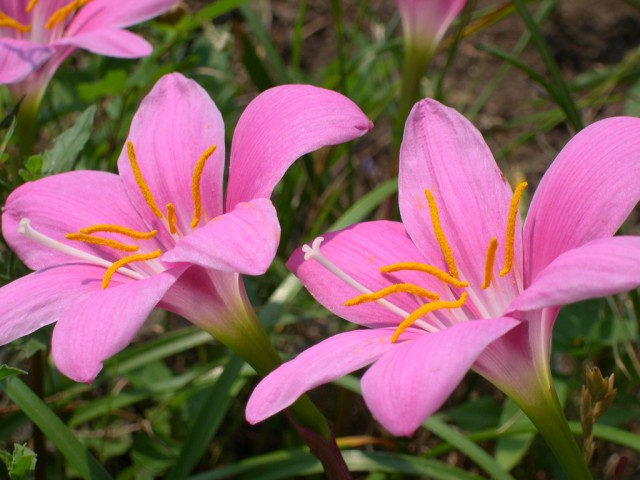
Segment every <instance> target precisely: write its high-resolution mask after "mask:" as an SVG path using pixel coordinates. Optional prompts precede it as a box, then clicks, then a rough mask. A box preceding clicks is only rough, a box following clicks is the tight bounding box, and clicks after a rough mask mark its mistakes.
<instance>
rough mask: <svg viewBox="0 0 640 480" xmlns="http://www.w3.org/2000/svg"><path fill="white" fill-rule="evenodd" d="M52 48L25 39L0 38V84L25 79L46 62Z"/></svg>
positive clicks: (51, 52) (52, 50)
mask: <svg viewBox="0 0 640 480" xmlns="http://www.w3.org/2000/svg"><path fill="white" fill-rule="evenodd" d="M53 52H54V49H53V48H51V47H48V46H42V45H38V44H37V43H33V42H30V41H27V40H17V39H12V38H0V84H4V83H15V82H20V81H22V80H24V79H25V77H26V76H27V75H29V74H30V73H32V72H34V71H35V70H37V69H38V68H39V67H40V66H41V65H42V64H43V63H44V62H46V61H47V60H48V59H49V58H50V57H51V55H53Z"/></svg>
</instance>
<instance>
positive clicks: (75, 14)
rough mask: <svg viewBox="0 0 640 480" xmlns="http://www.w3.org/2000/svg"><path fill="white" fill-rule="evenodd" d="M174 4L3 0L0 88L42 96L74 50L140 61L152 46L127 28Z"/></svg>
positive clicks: (170, 0)
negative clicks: (12, 88)
mask: <svg viewBox="0 0 640 480" xmlns="http://www.w3.org/2000/svg"><path fill="white" fill-rule="evenodd" d="M175 3H176V0H137V1H132V2H123V1H120V0H0V84H16V83H21V85H16V86H15V87H14V89H17V90H19V91H18V92H16V93H17V94H25V93H32V94H35V93H41V91H43V90H44V88H45V87H46V85H47V84H48V82H49V80H50V79H51V76H52V75H53V74H54V73H55V71H56V70H57V69H58V67H59V66H60V64H61V63H62V62H63V61H64V60H65V59H66V58H67V57H68V56H69V55H70V54H71V53H72V52H73V51H74V50H75V49H76V48H82V49H85V50H89V51H90V52H93V53H97V54H98V55H106V56H110V57H122V58H137V57H144V56H147V55H149V54H150V53H151V45H150V44H149V43H148V42H147V41H146V40H144V39H143V38H141V37H140V36H138V35H135V34H133V33H131V32H129V31H127V30H125V28H127V27H129V26H131V25H135V24H137V23H141V22H144V21H145V20H148V19H150V18H153V17H156V16H158V15H160V14H161V13H163V12H165V11H166V10H168V9H169V8H170V7H171V6H172V5H174V4H175Z"/></svg>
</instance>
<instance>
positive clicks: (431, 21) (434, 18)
mask: <svg viewBox="0 0 640 480" xmlns="http://www.w3.org/2000/svg"><path fill="white" fill-rule="evenodd" d="M396 3H397V4H398V10H400V19H401V20H402V31H403V34H404V41H405V44H406V45H407V46H408V47H409V48H413V49H416V50H418V51H420V52H422V53H423V54H425V55H428V54H430V53H431V52H432V51H433V50H434V49H435V48H436V47H437V46H438V44H439V43H440V40H442V37H444V34H445V32H446V31H447V28H449V25H451V22H453V19H454V18H456V16H457V15H458V14H459V13H460V11H461V10H462V9H463V8H464V5H465V3H466V0H396Z"/></svg>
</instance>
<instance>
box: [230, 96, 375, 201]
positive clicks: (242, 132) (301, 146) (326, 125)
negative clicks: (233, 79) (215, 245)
mask: <svg viewBox="0 0 640 480" xmlns="http://www.w3.org/2000/svg"><path fill="white" fill-rule="evenodd" d="M371 127H372V124H371V122H370V121H369V119H367V117H366V116H365V115H364V113H362V111H361V110H360V109H359V108H358V107H357V106H356V104H355V103H353V102H352V101H351V100H349V99H348V98H346V97H345V96H343V95H341V94H339V93H336V92H333V91H330V90H325V89H323V88H318V87H313V86H310V85H283V86H279V87H275V88H272V89H270V90H267V91H266V92H264V93H262V94H260V95H259V96H258V97H256V98H255V99H254V100H253V101H252V102H251V103H250V104H249V105H248V106H247V108H246V109H245V111H244V112H243V113H242V116H241V117H240V120H238V125H237V126H236V129H235V132H234V134H233V143H232V145H231V164H230V166H229V185H228V187H227V201H226V206H227V210H231V209H233V207H235V205H236V204H238V203H239V202H246V201H249V200H251V199H253V198H269V197H271V192H272V191H273V188H274V187H275V185H276V183H278V181H279V180H280V179H281V178H282V175H284V172H285V171H286V170H287V168H289V166H290V165H291V164H292V163H293V162H294V161H295V160H296V159H298V158H300V157H301V156H302V155H304V154H306V153H309V152H312V151H314V150H317V149H318V148H320V147H324V146H326V145H336V144H339V143H343V142H347V141H349V140H353V139H354V138H357V137H359V136H361V135H363V134H365V133H366V132H367V131H369V130H370V129H371Z"/></svg>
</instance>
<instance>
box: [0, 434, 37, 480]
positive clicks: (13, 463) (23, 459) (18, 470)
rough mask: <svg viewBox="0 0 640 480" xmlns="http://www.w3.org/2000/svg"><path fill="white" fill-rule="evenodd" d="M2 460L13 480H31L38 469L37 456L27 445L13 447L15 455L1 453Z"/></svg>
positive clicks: (0, 458)
mask: <svg viewBox="0 0 640 480" xmlns="http://www.w3.org/2000/svg"><path fill="white" fill-rule="evenodd" d="M0 460H2V461H3V462H4V464H5V465H6V466H7V472H9V478H10V479H11V480H29V479H31V478H33V473H34V471H35V469H36V454H35V453H34V452H33V450H31V449H30V448H29V447H27V446H26V445H19V444H17V443H16V444H14V445H13V454H9V453H7V452H4V451H1V452H0Z"/></svg>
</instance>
